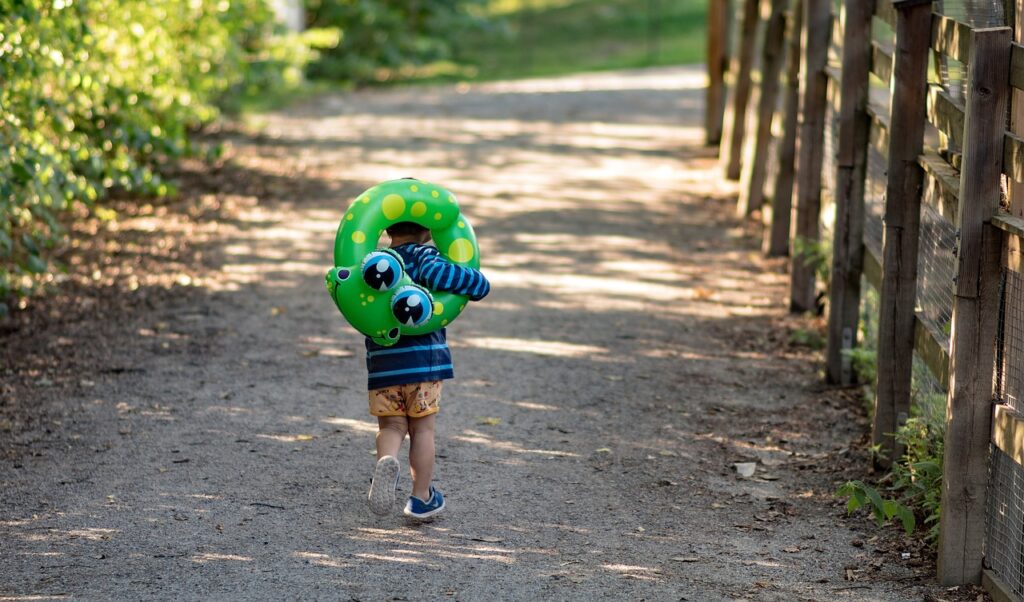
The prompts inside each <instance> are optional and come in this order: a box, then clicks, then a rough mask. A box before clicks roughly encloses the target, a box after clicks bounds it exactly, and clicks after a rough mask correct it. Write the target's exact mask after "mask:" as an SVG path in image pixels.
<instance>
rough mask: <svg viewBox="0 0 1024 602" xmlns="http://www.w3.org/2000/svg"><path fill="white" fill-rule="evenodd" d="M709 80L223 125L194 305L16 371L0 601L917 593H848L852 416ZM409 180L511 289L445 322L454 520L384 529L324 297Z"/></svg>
mask: <svg viewBox="0 0 1024 602" xmlns="http://www.w3.org/2000/svg"><path fill="white" fill-rule="evenodd" d="M702 85H703V74H702V73H701V72H700V71H697V70H694V69H688V68H680V69H656V70H648V71H638V72H623V73H610V74H596V75H585V76H577V77H568V78H558V79H550V80H534V81H527V82H514V83H497V84H488V85H482V86H473V87H461V86H457V87H438V88H411V89H402V90H395V91H375V92H365V93H358V94H350V95H339V96H328V97H323V98H319V99H316V100H314V101H311V102H309V103H306V104H304V105H302V106H299V107H296V108H294V109H293V110H291V111H287V112H282V113H278V114H273V115H270V116H268V117H267V119H266V123H265V127H264V133H263V134H261V135H260V136H256V137H246V136H241V135H234V136H231V138H230V139H231V143H232V145H233V151H232V152H233V159H232V161H231V163H230V164H228V165H226V166H224V167H223V168H222V169H221V171H219V172H215V173H213V174H208V175H206V176H204V178H201V179H202V183H201V184H202V187H205V188H206V189H208V190H210V192H209V193H208V194H204V195H199V196H198V197H197V198H196V199H195V204H194V207H197V208H198V209H196V211H195V212H193V213H194V214H193V215H192V216H191V218H192V220H193V222H190V223H195V224H199V225H203V228H197V229H196V231H197V232H200V233H202V234H203V235H202V236H201V237H197V238H193V239H190V240H189V241H188V242H187V243H185V247H187V253H186V252H185V251H184V250H183V255H182V257H181V261H182V262H183V263H186V262H187V261H188V260H189V258H191V259H193V260H195V261H196V262H199V263H202V264H203V265H204V266H205V268H204V269H203V270H201V271H198V272H196V273H194V274H192V275H191V276H189V279H188V280H189V281H188V286H184V287H183V286H180V284H179V286H171V285H169V284H167V283H166V282H161V281H153V282H144V283H143V285H142V286H141V287H137V289H130V288H129V289H125V290H124V291H123V294H124V296H125V299H126V301H125V302H124V303H123V304H122V305H121V306H118V308H117V313H115V314H114V315H112V316H111V318H112V319H111V320H110V325H109V327H105V328H107V330H104V331H101V335H102V336H100V337H98V338H102V339H103V341H104V350H105V354H106V355H104V356H103V360H102V365H100V366H96V365H95V364H93V365H90V359H89V357H90V356H89V355H88V354H87V353H85V352H80V353H78V354H77V355H76V353H75V352H74V351H73V349H76V348H78V345H79V343H78V342H79V341H80V342H81V346H82V349H86V350H87V349H93V348H94V347H90V345H95V344H97V343H95V341H92V342H88V341H85V340H81V339H76V338H75V337H76V336H77V337H83V335H82V334H81V331H79V330H77V328H78V327H77V326H76V325H75V322H74V321H67V322H60V321H59V320H58V321H55V322H50V326H48V327H46V328H43V329H41V330H39V331H36V335H35V336H36V337H37V338H36V340H35V348H34V351H33V352H32V353H30V354H26V355H23V356H19V357H15V356H14V354H13V353H12V354H11V355H10V356H9V357H10V361H11V365H12V366H15V369H13V370H12V371H11V372H9V373H8V374H9V375H12V374H13V375H16V378H17V379H19V380H18V382H17V383H15V382H14V381H15V377H11V381H10V383H9V389H8V390H9V391H14V392H15V393H16V395H14V397H17V399H14V400H13V403H14V404H15V405H19V406H20V407H22V408H27V407H30V406H31V407H38V408H39V409H38V415H37V417H36V418H35V419H34V420H35V422H33V423H31V424H29V425H28V426H25V427H24V428H22V429H21V430H19V429H7V430H6V431H0V443H2V446H3V448H4V449H5V450H8V451H7V452H6V453H7V456H6V458H7V460H6V461H5V463H4V465H3V466H2V468H0V480H2V485H3V490H4V502H3V503H4V506H3V508H4V512H3V517H2V521H0V557H2V558H3V562H2V563H0V595H4V596H9V598H5V599H21V598H19V597H24V596H40V598H38V599H48V598H54V599H57V598H61V597H81V598H93V599H97V598H100V599H102V598H129V599H137V598H176V599H177V598H180V599H210V598H235V599H253V600H257V599H267V598H272V599H277V598H296V599H309V598H323V599H349V598H351V599H359V600H366V599H371V600H378V599H438V598H451V599H456V600H491V599H496V598H501V599H511V600H520V599H586V600H594V599H609V600H621V599H656V600H667V599H672V600H679V599H686V600H726V599H756V600H824V599H828V600H897V599H906V597H907V596H908V595H911V594H913V593H915V592H916V593H917V594H918V595H919V594H920V591H923V590H922V589H921V588H923V587H924V586H922V585H920V584H918V583H917V582H916V581H914V582H910V583H911V585H910V586H909V587H910V588H911V589H910V590H908V589H907V587H908V586H907V585H906V583H902V584H900V583H897V582H896V581H895V580H893V579H891V578H890V579H885V580H879V581H863V582H858V583H857V584H855V585H854V586H853V587H851V584H850V583H849V582H847V581H844V575H845V573H844V568H845V567H846V566H848V565H856V566H859V565H860V564H863V563H866V562H867V560H865V558H867V557H869V556H870V552H869V551H867V550H864V549H861V548H856V547H854V546H853V545H851V544H850V542H851V540H853V539H855V538H856V537H857V536H858V533H857V531H856V528H855V527H852V526H851V525H850V524H848V523H846V522H843V521H841V520H838V519H837V518H836V513H837V508H836V506H835V503H834V501H833V500H832V499H831V496H830V492H831V490H832V489H833V487H834V484H833V481H834V480H835V479H836V478H837V475H836V474H835V473H834V472H833V470H834V469H830V468H828V466H830V465H831V466H843V465H845V463H846V461H847V460H845V459H844V458H845V457H846V456H849V454H850V451H849V449H850V447H851V443H852V442H853V441H854V440H856V439H857V438H858V437H859V436H860V432H861V431H860V429H861V428H862V425H861V423H860V422H859V420H860V419H859V418H858V417H857V415H856V412H855V411H853V410H852V409H850V407H849V406H847V405H844V404H842V403H839V402H838V401H836V398H835V396H834V395H831V396H830V395H825V394H822V393H821V392H819V391H817V390H816V389H815V388H814V387H813V386H809V385H808V383H810V382H814V379H815V378H816V376H815V369H816V368H815V365H816V364H815V362H816V358H815V357H814V355H813V354H808V353H805V352H801V351H800V350H796V349H792V348H790V347H789V346H788V345H787V336H788V335H787V332H786V330H785V327H784V321H785V320H786V318H785V315H784V304H783V295H784V292H785V286H784V285H785V280H784V277H783V275H782V274H780V273H779V266H778V265H777V264H770V263H767V262H765V261H763V260H762V259H761V258H760V255H759V253H758V251H757V248H756V245H755V244H754V243H752V242H751V241H750V240H749V239H747V238H745V237H744V235H743V232H742V231H741V230H740V229H739V228H737V226H736V224H735V223H734V222H733V221H732V219H731V215H732V212H731V205H730V203H731V200H730V199H731V198H732V195H733V194H734V189H733V188H732V187H731V186H730V185H728V184H724V183H723V182H722V181H721V180H720V178H719V175H718V174H719V172H718V170H717V168H716V166H715V162H714V160H713V158H712V155H711V153H710V152H709V151H708V150H706V149H704V148H702V147H701V146H700V140H701V136H702V132H701V131H700V130H699V128H698V125H699V123H700V119H701V98H702V94H703V92H702V90H701V88H700V87H701V86H702ZM407 175H415V176H416V177H420V178H423V179H426V180H430V181H435V182H438V183H440V184H442V185H444V186H446V187H448V188H449V189H451V190H453V191H455V192H456V193H457V194H458V195H459V197H460V199H461V203H462V205H463V207H464V211H465V212H466V213H467V215H468V216H470V217H471V218H472V219H473V220H474V225H475V226H476V230H477V233H478V237H479V238H480V242H481V249H482V257H483V259H484V265H485V272H486V273H487V275H488V276H489V277H490V278H491V280H492V282H493V284H494V293H493V295H492V296H491V297H489V298H488V299H487V300H486V301H485V302H483V303H481V304H478V305H476V306H474V307H472V308H471V309H470V310H469V311H467V314H466V315H465V316H464V317H463V318H461V319H460V320H459V321H458V322H457V323H455V324H454V325H453V326H452V328H451V329H450V334H449V337H450V341H451V344H452V347H453V350H454V354H455V362H456V372H457V379H456V380H454V381H451V382H450V383H448V384H447V385H446V390H445V391H446V392H445V398H444V401H443V409H442V414H441V418H440V428H441V433H440V438H439V449H438V455H439V466H438V482H439V485H440V487H441V489H443V490H444V491H445V492H446V493H447V495H448V498H449V501H450V504H451V510H450V512H449V513H448V515H447V516H446V517H445V518H444V519H442V520H439V521H437V522H435V523H432V524H428V525H422V526H416V525H409V524H406V523H404V522H403V521H402V520H400V518H399V517H398V516H397V515H396V516H394V517H387V518H383V519H380V518H377V517H374V516H372V515H370V514H369V513H368V512H367V510H366V508H365V504H364V499H363V498H364V495H365V490H366V487H367V484H368V478H369V473H370V470H371V467H372V459H373V458H372V455H371V454H372V446H373V443H372V438H373V433H374V432H375V424H374V423H373V422H372V421H371V419H370V416H369V415H368V414H367V412H366V400H365V399H366V398H365V380H364V379H365V372H364V368H363V357H362V340H361V339H360V338H359V337H357V336H356V335H355V334H354V332H353V331H351V330H350V329H349V328H348V327H347V326H346V325H345V324H344V322H343V320H342V318H341V317H340V316H339V315H338V314H337V312H336V310H335V309H334V307H333V305H332V303H331V302H330V299H329V298H328V296H327V294H326V293H325V292H324V290H323V285H322V281H323V280H322V279H323V273H324V271H325V270H326V269H327V267H328V266H327V262H328V261H329V257H330V249H331V244H332V241H333V234H334V229H335V228H336V226H337V220H338V219H339V218H340V216H341V215H342V212H343V211H344V208H345V207H346V205H347V203H348V201H349V199H351V198H353V197H354V196H355V195H356V194H357V193H358V192H360V191H361V190H363V189H365V188H366V187H368V186H370V185H372V184H373V183H375V182H377V181H380V180H384V179H390V178H396V177H403V176H407ZM228 180H230V181H231V182H236V183H239V184H237V185H234V186H233V187H232V186H227V187H225V186H222V182H223V181H228ZM203 207H206V208H207V210H204V209H203ZM168 223H175V222H174V221H173V220H170V221H169V222H168ZM149 227H151V228H154V229H156V231H158V232H159V228H160V227H161V226H160V224H154V223H152V220H149V218H146V217H138V218H133V219H127V218H126V219H125V220H124V223H123V224H122V232H121V236H123V237H124V238H125V239H126V240H130V239H131V237H132V236H138V237H141V238H144V237H145V236H147V235H151V233H152V232H153V230H152V229H150V230H147V228H149ZM126 253H129V255H126V257H127V258H128V261H130V262H135V261H140V262H141V261H144V258H142V257H141V256H139V257H136V256H132V255H130V253H131V251H130V250H129V251H126ZM154 269H156V267H155V266H154ZM182 269H184V268H182ZM171 282H174V280H173V279H172V281H171ZM139 291H141V292H139ZM154 291H163V292H162V293H159V294H157V293H156V292H154ZM139 295H142V296H145V295H151V296H152V298H153V299H154V300H153V301H152V302H147V303H138V302H133V301H132V299H139V298H141V297H139ZM19 336H20V334H19ZM61 341H71V343H70V344H64V343H62V342H61ZM64 347H67V348H68V351H67V357H68V358H70V359H69V361H71V362H72V364H73V365H75V366H78V367H79V369H80V370H81V371H82V372H81V374H78V375H75V374H72V375H70V376H68V375H66V374H65V375H63V376H62V377H61V378H65V377H66V379H65V380H67V382H68V383H70V384H69V385H68V386H67V387H64V388H62V389H61V392H62V394H61V395H55V394H53V393H52V392H51V393H48V392H47V390H46V389H45V387H40V386H36V387H35V388H33V387H32V386H29V385H28V384H26V383H29V382H30V381H31V379H30V378H29V377H30V376H32V375H33V374H35V375H36V376H38V375H39V374H44V373H45V370H44V371H43V372H39V370H42V369H41V368H40V369H38V370H37V371H36V372H32V371H31V370H32V368H31V367H27V366H30V365H31V361H32V358H35V357H37V356H38V355H39V354H42V353H44V351H45V350H47V349H49V350H54V349H56V350H57V352H58V353H59V350H60V349H62V348H64ZM90 368H92V371H91V372H86V371H87V370H90ZM86 381H87V382H86ZM61 382H62V383H64V381H63V380H62V381H61ZM36 385H38V381H36ZM26 411H27V410H26ZM33 411H36V410H33ZM740 461H753V462H757V463H758V472H757V473H756V475H755V478H753V479H745V480H744V479H738V478H737V476H736V475H735V472H734V470H733V469H732V464H733V463H734V462H740ZM407 493H408V479H404V480H403V485H402V488H401V491H400V494H407ZM861 537H863V536H861ZM886 570H887V571H889V574H890V577H891V576H893V575H894V576H896V577H899V578H905V577H906V576H908V575H912V574H913V573H912V570H913V569H912V568H910V567H909V566H904V565H901V564H900V563H899V562H895V563H894V566H893V567H891V568H889V569H886ZM25 599H27V598H25ZM33 599H36V598H33Z"/></svg>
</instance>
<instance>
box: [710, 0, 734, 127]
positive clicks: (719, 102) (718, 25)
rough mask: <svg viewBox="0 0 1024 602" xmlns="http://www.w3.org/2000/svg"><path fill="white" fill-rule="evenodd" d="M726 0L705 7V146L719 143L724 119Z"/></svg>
mask: <svg viewBox="0 0 1024 602" xmlns="http://www.w3.org/2000/svg"><path fill="white" fill-rule="evenodd" d="M729 7H730V2H729V0H710V2H709V4H708V57H707V62H708V88H707V92H706V96H705V101H704V132H705V136H706V138H705V143H706V144H707V145H708V146H714V145H717V144H718V143H719V142H721V141H722V119H723V117H724V115H725V72H726V69H728V67H729V65H728V62H729Z"/></svg>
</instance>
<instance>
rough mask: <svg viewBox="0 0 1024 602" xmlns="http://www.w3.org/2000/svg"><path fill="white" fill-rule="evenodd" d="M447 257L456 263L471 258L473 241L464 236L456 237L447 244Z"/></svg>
mask: <svg viewBox="0 0 1024 602" xmlns="http://www.w3.org/2000/svg"><path fill="white" fill-rule="evenodd" d="M448 257H450V258H451V260H452V261H454V262H456V263H466V262H467V261H469V260H470V259H473V243H471V242H469V239H466V238H457V239H455V240H453V241H452V244H451V245H449V246H448Z"/></svg>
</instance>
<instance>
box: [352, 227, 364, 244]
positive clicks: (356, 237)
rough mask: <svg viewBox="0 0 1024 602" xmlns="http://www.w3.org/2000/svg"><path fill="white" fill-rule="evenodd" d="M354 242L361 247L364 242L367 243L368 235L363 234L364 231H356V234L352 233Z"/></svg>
mask: <svg viewBox="0 0 1024 602" xmlns="http://www.w3.org/2000/svg"><path fill="white" fill-rule="evenodd" d="M352 242H354V243H356V244H357V245H361V244H363V243H364V242H366V235H365V234H363V233H362V231H360V230H356V231H355V232H353V233H352Z"/></svg>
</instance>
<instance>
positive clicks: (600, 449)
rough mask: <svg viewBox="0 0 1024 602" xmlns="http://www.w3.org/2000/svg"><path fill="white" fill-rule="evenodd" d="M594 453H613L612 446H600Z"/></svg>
mask: <svg viewBox="0 0 1024 602" xmlns="http://www.w3.org/2000/svg"><path fill="white" fill-rule="evenodd" d="M594 453H598V454H610V453H612V450H611V449H610V448H608V447H599V448H597V449H595V450H594Z"/></svg>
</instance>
